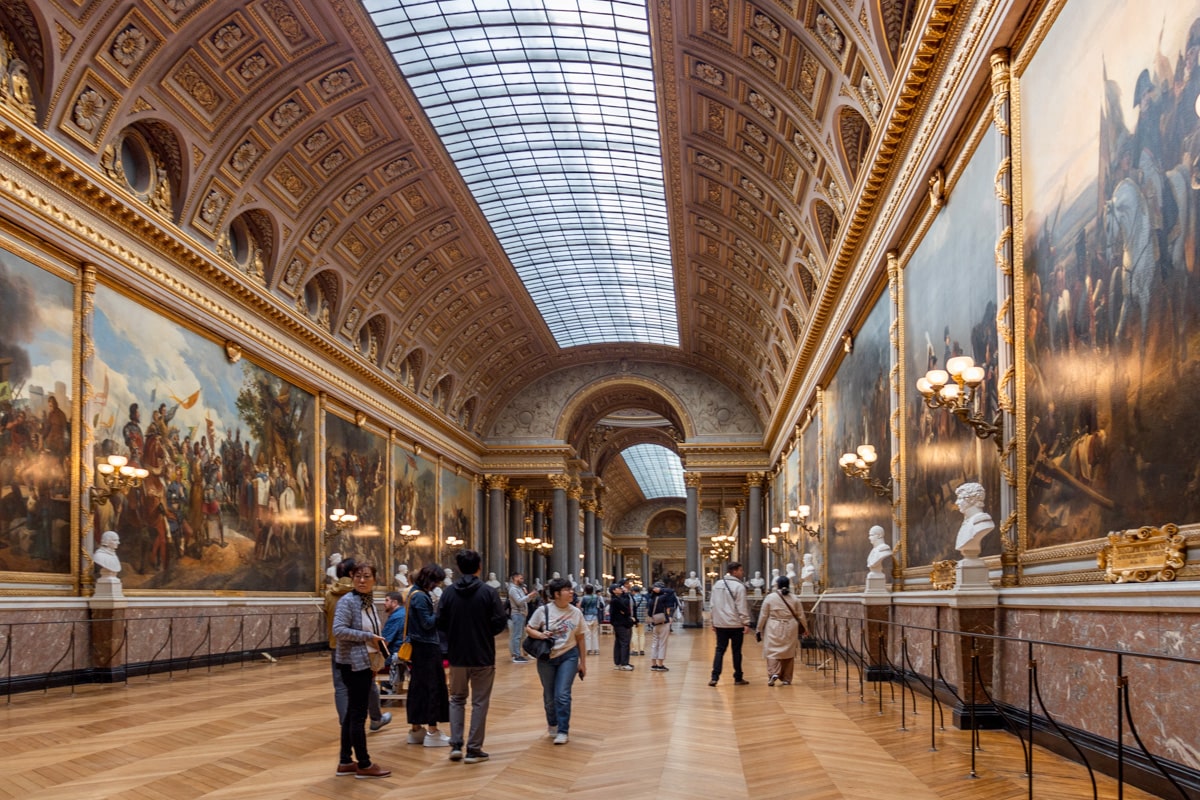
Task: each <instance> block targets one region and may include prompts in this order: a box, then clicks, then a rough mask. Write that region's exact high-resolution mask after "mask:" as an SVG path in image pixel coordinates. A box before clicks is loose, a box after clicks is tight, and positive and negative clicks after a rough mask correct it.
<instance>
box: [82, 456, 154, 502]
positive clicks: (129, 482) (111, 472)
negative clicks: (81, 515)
mask: <svg viewBox="0 0 1200 800" xmlns="http://www.w3.org/2000/svg"><path fill="white" fill-rule="evenodd" d="M149 474H150V472H149V470H145V469H142V468H141V467H132V466H130V465H129V459H127V458H125V456H108V457H107V458H106V459H104V460H103V461H99V460H97V461H96V475H97V476H99V485H98V486H93V487H92V491H91V493H90V494H89V496H88V509H89V510H90V511H91V512H92V513H93V514H94V513H96V509H98V508H100V507H101V506H103V505H106V504H107V503H108V499H109V498H110V497H112V496H113V494H114V493H118V492H119V493H124V492H127V491H129V490H130V489H136V488H137V487H139V486H141V485H142V481H144V480H145V479H146V476H147V475H149Z"/></svg>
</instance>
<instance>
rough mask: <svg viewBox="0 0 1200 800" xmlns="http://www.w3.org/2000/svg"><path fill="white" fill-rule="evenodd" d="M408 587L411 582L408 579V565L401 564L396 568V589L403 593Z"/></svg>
mask: <svg viewBox="0 0 1200 800" xmlns="http://www.w3.org/2000/svg"><path fill="white" fill-rule="evenodd" d="M410 586H412V581H410V580H409V579H408V564H401V565H400V566H399V567H397V568H396V588H397V589H399V590H400V591H402V592H403V591H406V590H407V589H408V588H409V587H410Z"/></svg>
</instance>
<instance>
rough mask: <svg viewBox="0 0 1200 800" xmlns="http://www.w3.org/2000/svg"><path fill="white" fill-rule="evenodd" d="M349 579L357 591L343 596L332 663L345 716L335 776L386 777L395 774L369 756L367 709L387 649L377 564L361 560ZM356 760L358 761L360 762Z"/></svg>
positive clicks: (335, 618) (336, 615) (336, 611)
mask: <svg viewBox="0 0 1200 800" xmlns="http://www.w3.org/2000/svg"><path fill="white" fill-rule="evenodd" d="M350 578H351V580H353V582H354V590H353V591H350V592H347V593H346V594H344V595H342V598H341V599H340V600H338V602H337V606H336V607H335V608H334V612H333V635H334V638H336V639H337V651H336V652H335V653H334V662H335V663H336V664H337V667H338V670H339V672H340V673H341V676H342V682H343V683H344V684H345V686H346V692H347V695H348V697H347V703H346V714H345V716H343V717H342V739H341V753H340V758H339V759H338V768H337V772H336V773H335V774H336V775H337V777H339V778H342V777H349V776H351V775H353V776H354V777H356V778H386V777H387V776H389V775H391V774H392V772H391V770H388V769H385V768H383V767H381V766H379V765H378V764H373V763H371V757H370V756H369V755H367V731H366V723H367V704H368V702H369V701H370V698H371V685H372V684H373V683H374V682H375V669H374V665H373V664H372V661H373V660H374V661H378V662H379V663H380V664H381V665H382V663H383V655H384V654H383V652H382V650H381V648H383V647H386V640H385V639H384V638H383V636H382V632H383V625H382V624H381V623H380V621H379V613H378V612H377V611H376V610H375V599H374V597H373V596H372V592H373V591H374V590H375V565H374V564H373V563H371V562H370V561H360V562H358V563H357V564H356V565H355V566H354V570H353V572H351V573H350ZM351 751H353V756H356V757H357V762H356V760H355V758H354V757H352V754H351Z"/></svg>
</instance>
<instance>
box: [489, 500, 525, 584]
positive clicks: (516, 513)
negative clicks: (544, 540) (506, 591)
mask: <svg viewBox="0 0 1200 800" xmlns="http://www.w3.org/2000/svg"><path fill="white" fill-rule="evenodd" d="M527 497H529V490H528V489H526V488H525V487H524V486H517V487H514V488H512V489H510V490H509V492H508V571H509V572H512V571H513V570H514V569H520V570H523V569H524V567H522V566H521V561H522V560H523V559H522V558H521V545H519V544H517V539H520V538H521V537H522V536H524V535H525V499H526V498H527ZM496 577H497V578H499V579H500V581H501V582H502V583H505V584H506V585H507V582H508V575H507V574H501V573H499V572H497V573H496Z"/></svg>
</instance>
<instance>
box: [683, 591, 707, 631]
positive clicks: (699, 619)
mask: <svg viewBox="0 0 1200 800" xmlns="http://www.w3.org/2000/svg"><path fill="white" fill-rule="evenodd" d="M703 605H704V604H703V603H701V602H700V598H699V597H685V598H683V627H685V628H703V627H704V617H703V615H702V614H701V613H700V608H701V606H703Z"/></svg>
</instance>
